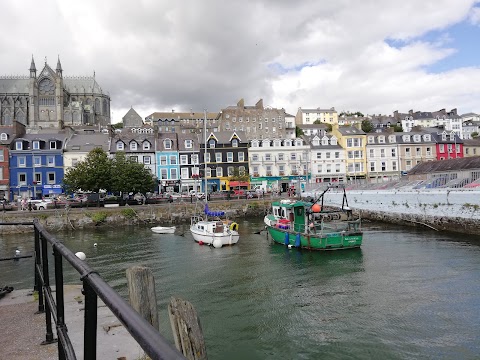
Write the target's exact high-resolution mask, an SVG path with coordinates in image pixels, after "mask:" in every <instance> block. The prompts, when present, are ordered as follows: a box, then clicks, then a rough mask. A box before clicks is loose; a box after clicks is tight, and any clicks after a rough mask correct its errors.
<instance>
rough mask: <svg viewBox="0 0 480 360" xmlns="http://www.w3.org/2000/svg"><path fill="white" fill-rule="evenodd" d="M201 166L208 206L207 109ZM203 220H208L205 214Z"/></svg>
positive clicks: (204, 119) (204, 114)
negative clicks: (202, 167)
mask: <svg viewBox="0 0 480 360" xmlns="http://www.w3.org/2000/svg"><path fill="white" fill-rule="evenodd" d="M203 143H204V144H203V146H204V148H203V166H204V170H203V171H204V174H203V180H204V181H205V203H206V204H208V187H207V109H204V110H203ZM205 218H207V219H208V215H207V214H206V212H205Z"/></svg>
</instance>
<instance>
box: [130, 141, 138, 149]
mask: <svg viewBox="0 0 480 360" xmlns="http://www.w3.org/2000/svg"><path fill="white" fill-rule="evenodd" d="M130 150H132V151H136V150H137V143H136V142H135V141H132V142H131V143H130Z"/></svg>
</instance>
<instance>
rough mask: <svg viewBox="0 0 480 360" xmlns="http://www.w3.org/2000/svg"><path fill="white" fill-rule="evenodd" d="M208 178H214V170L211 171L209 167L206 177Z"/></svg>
mask: <svg viewBox="0 0 480 360" xmlns="http://www.w3.org/2000/svg"><path fill="white" fill-rule="evenodd" d="M205 176H206V177H212V169H210V168H209V167H207V173H206V175H205Z"/></svg>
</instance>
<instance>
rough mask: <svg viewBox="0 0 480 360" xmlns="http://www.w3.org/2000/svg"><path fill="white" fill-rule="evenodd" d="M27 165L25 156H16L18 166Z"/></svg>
mask: <svg viewBox="0 0 480 360" xmlns="http://www.w3.org/2000/svg"><path fill="white" fill-rule="evenodd" d="M26 166H27V158H26V157H25V156H19V157H18V167H26Z"/></svg>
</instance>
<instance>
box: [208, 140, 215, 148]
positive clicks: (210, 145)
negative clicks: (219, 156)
mask: <svg viewBox="0 0 480 360" xmlns="http://www.w3.org/2000/svg"><path fill="white" fill-rule="evenodd" d="M208 147H209V148H212V149H214V148H215V140H214V139H210V140H208Z"/></svg>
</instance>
